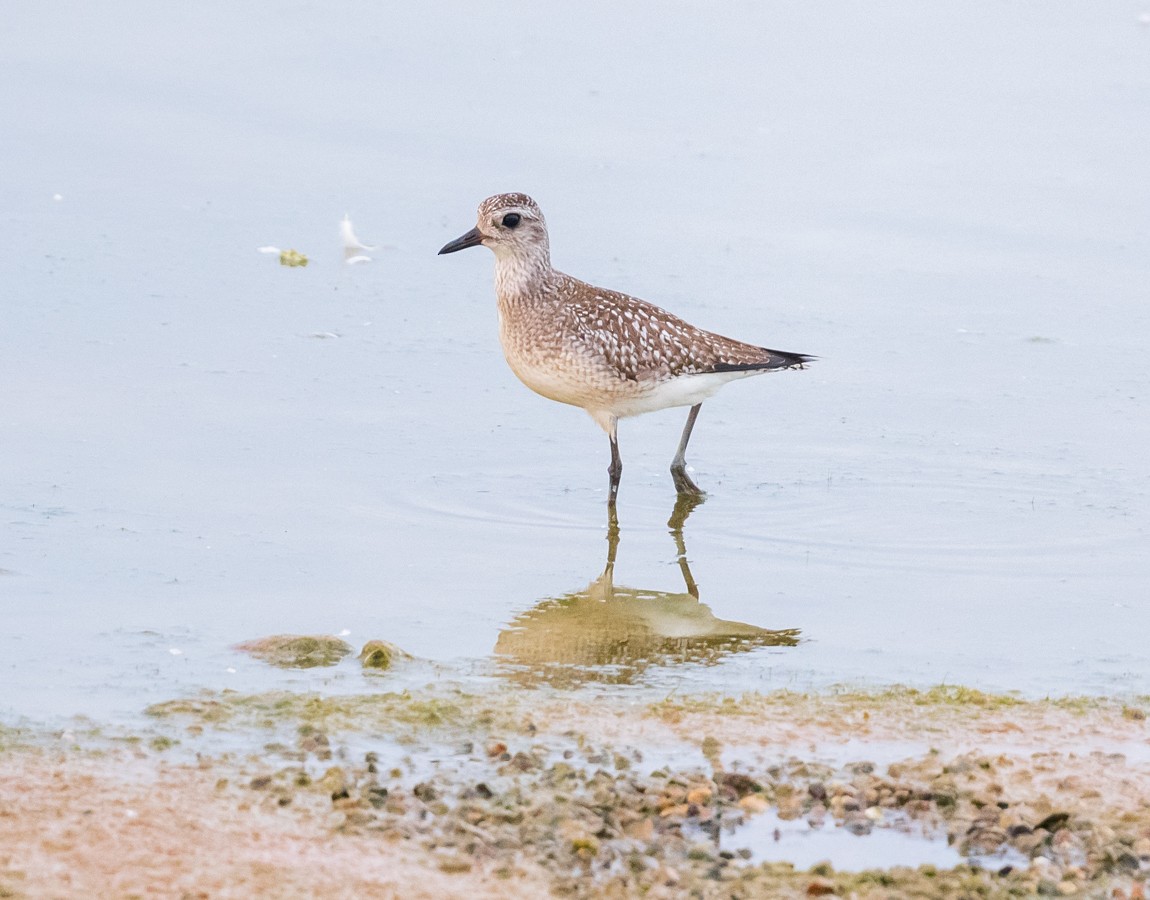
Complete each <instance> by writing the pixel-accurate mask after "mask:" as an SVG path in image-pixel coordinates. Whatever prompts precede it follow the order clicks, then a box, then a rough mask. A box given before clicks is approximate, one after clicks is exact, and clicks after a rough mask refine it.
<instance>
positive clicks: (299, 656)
mask: <svg viewBox="0 0 1150 900" xmlns="http://www.w3.org/2000/svg"><path fill="white" fill-rule="evenodd" d="M235 649H236V650H239V651H241V652H243V653H249V654H251V655H252V656H254V657H255V658H256V659H261V660H263V661H264V662H266V663H268V664H269V665H273V666H278V667H279V668H281V669H313V668H315V667H316V666H334V665H335V664H336V663H338V662H339V661H340V660H341V659H343V658H344V657H345V656H347V655H348V654H349V653H351V652H352V648H351V645H350V644H349V643H347V641H341V640H340V639H339V638H337V637H333V636H332V635H330V634H274V635H272V636H271V637H264V638H256V639H255V640H251V641H244V642H243V643H241V644H236V645H235Z"/></svg>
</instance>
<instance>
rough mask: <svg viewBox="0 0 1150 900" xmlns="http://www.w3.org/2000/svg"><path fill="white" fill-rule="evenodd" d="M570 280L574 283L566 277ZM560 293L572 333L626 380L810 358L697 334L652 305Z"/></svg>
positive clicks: (616, 296)
mask: <svg viewBox="0 0 1150 900" xmlns="http://www.w3.org/2000/svg"><path fill="white" fill-rule="evenodd" d="M571 280H572V281H575V280H576V279H571ZM582 287H583V290H575V289H573V290H570V291H569V292H567V291H565V292H564V293H565V294H566V296H567V297H568V298H569V299H568V309H567V312H568V314H569V315H570V316H571V318H572V321H573V324H574V327H575V331H576V334H577V335H578V337H579V339H580V340H582V341H583V342H584V343H585V344H587V345H588V347H589V349H591V350H592V351H593V352H595V353H597V354H600V355H602V357H603V358H604V359H605V360H606V362H607V364H608V366H609V367H610V368H611V369H613V370H614V371H616V372H617V374H618V376H619V377H620V378H621V379H625V380H627V381H648V380H654V381H661V380H664V379H667V378H674V377H677V376H680V375H700V374H705V373H709V372H738V371H752V370H756V369H785V368H792V367H796V366H797V367H801V366H802V365H803V363H804V362H806V361H808V360H809V359H810V358H811V357H808V356H805V355H803V354H800V353H787V352H784V351H779V350H770V349H767V348H765V347H756V346H754V345H753V344H746V343H743V342H742V341H736V340H734V339H732V338H728V337H724V336H723V335H721V334H714V333H713V332H709V331H703V330H702V329H701V328H696V327H695V326H693V325H691V324H689V323H688V322H685V321H683V320H682V319H680V318H679V317H678V316H675V315H672V314H671V313H669V312H667V311H666V310H664V309H660V308H659V307H657V306H655V305H654V304H651V303H648V302H646V301H645V300H640V299H639V298H637V297H632V296H630V295H628V294H622V293H619V292H618V291H609V290H604V289H602V288H594V287H592V286H591V285H583V286H582Z"/></svg>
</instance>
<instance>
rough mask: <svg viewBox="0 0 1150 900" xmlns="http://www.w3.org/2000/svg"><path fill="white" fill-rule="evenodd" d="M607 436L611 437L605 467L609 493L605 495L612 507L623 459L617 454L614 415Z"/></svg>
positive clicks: (617, 432)
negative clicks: (609, 457)
mask: <svg viewBox="0 0 1150 900" xmlns="http://www.w3.org/2000/svg"><path fill="white" fill-rule="evenodd" d="M607 436H608V437H609V438H611V465H609V466H608V467H607V474H608V475H609V476H611V493H610V495H609V496H608V497H607V505H608V506H611V507H614V505H615V498H616V497H617V496H618V494H619V477H620V476H621V475H622V474H623V459H622V457H620V456H619V420H618V419H616V418H615V417H614V416H612V417H611V428H610V430H609V431H608V432H607Z"/></svg>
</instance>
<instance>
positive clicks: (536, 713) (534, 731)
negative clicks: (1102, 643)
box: [0, 688, 1150, 898]
mask: <svg viewBox="0 0 1150 900" xmlns="http://www.w3.org/2000/svg"><path fill="white" fill-rule="evenodd" d="M152 712H153V714H154V717H155V720H156V722H157V729H158V730H159V731H164V730H167V733H169V734H171V735H175V737H162V736H158V735H153V736H151V737H150V738H149V737H147V736H140V737H139V739H138V740H136V739H129V740H127V741H125V740H124V738H123V736H119V737H118V738H116V739H114V740H110V739H108V738H107V737H106V736H92V737H85V738H82V739H76V738H74V737H73V736H66V737H61V736H58V735H57V736H51V735H35V734H28V733H18V732H8V733H6V734H5V740H4V741H3V744H2V746H3V747H4V749H3V750H2V751H0V763H2V764H0V896H8V897H73V896H91V897H130V896H156V897H241V896H257V895H258V896H270V897H332V898H336V897H352V896H355V897H362V896H373V897H377V896H378V897H488V896H492V897H493V896H497V895H500V896H505V895H506V894H507V893H508V892H516V893H519V894H522V895H526V896H546V895H548V894H556V895H566V896H587V897H591V896H619V897H626V896H652V897H660V896H666V897H677V896H690V895H692V894H693V895H696V896H705V897H755V896H780V897H786V896H810V895H815V894H818V893H827V894H831V893H836V894H839V895H843V896H848V895H853V896H860V897H865V896H876V897H877V896H883V897H889V896H945V895H953V896H1021V895H1027V894H1032V893H1044V894H1045V893H1051V892H1054V893H1057V894H1059V895H1064V896H1070V895H1082V896H1107V897H1110V896H1113V897H1136V896H1141V891H1142V882H1143V880H1144V878H1145V875H1146V872H1147V864H1148V863H1150V742H1148V740H1147V738H1148V734H1147V726H1146V714H1147V706H1146V704H1143V703H1141V702H1131V703H1126V704H1122V703H1113V702H1108V701H1095V700H1081V701H1076V700H1056V701H1034V702H1031V701H1026V702H1024V701H1019V700H1016V699H1014V698H1009V697H997V696H993V695H986V694H981V693H978V692H973V691H964V690H962V689H956V688H947V689H938V690H936V691H933V692H920V691H909V690H895V691H888V692H883V693H874V694H871V693H839V694H831V695H803V694H792V693H787V692H780V693H774V694H764V695H758V694H756V695H748V696H745V697H742V698H739V699H732V698H721V697H686V698H678V699H674V698H671V699H666V700H663V701H661V702H658V703H653V704H638V703H635V702H626V703H624V702H620V701H612V700H611V699H609V698H598V699H596V700H594V701H593V702H589V701H587V700H578V699H574V697H573V696H565V695H562V694H557V693H547V692H532V691H515V690H511V689H507V688H503V689H498V690H493V691H488V692H483V693H480V694H474V693H466V692H464V691H461V690H458V689H454V688H443V689H436V690H431V691H428V692H427V693H425V694H403V695H376V696H372V697H358V698H338V699H333V698H328V699H324V698H319V697H314V696H302V695H284V694H276V695H261V696H246V695H239V694H234V695H233V694H225V695H218V696H215V697H212V698H200V699H197V700H194V701H173V702H172V703H169V704H160V705H158V706H157V707H154V708H153V710H152ZM215 730H227V731H229V732H230V734H231V737H232V738H233V739H238V740H239V741H240V743H241V744H246V752H229V753H220V754H216V755H212V756H208V755H202V754H201V755H200V756H199V757H198V758H196V756H195V752H196V744H197V741H202V740H203V738H204V735H205V734H206V733H210V732H212V731H215ZM285 730H286V732H287V733H291V734H293V735H294V738H293V739H292V740H290V741H283V740H275V739H271V738H272V737H274V736H277V735H278V736H282V734H283V733H285ZM273 732H274V735H273ZM353 737H354V741H351V739H352V738H353ZM373 741H374V742H378V744H379V746H380V747H381V749H386V748H391V751H392V755H391V756H389V755H388V753H387V752H381V753H374V752H371V751H369V752H367V753H361V752H359V751H358V750H355V751H353V750H351V749H349V748H350V746H352V744H354V745H355V746H356V747H361V746H363V745H364V743H365V742H366V743H367V744H371V742H373ZM177 742H178V743H177ZM397 748H398V749H397ZM395 753H398V754H399V756H395V755H394V754H395ZM385 757H386V758H387V759H388V760H390V761H395V760H400V761H399V762H398V763H397V764H395V765H391V762H385V761H384V758H385ZM768 810H769V811H770V812H771V813H774V814H777V815H778V817H779V818H780V819H782V820H786V821H796V822H801V821H803V820H805V821H808V822H813V823H815V826H816V827H817V826H822V827H834V825H833V823H837V824H838V826H840V827H845V828H850V829H851V830H853V831H855V833H857V834H860V835H862V836H860V837H859V838H858V840H859V841H866V840H867V837H866V834H868V833H871V832H872V831H873V830H875V829H882V828H885V827H890V826H891V823H893V822H894V821H895V820H898V821H914V822H915V823H916V826H918V827H921V828H925V829H927V831H928V832H929V833H933V834H937V835H938V836H939V839H940V840H946V839H948V836H949V840H950V842H951V844H952V846H954V847H956V848H958V849H960V850H962V851H968V850H977V851H980V852H985V853H996V852H1000V853H1007V852H1008V853H1009V857H1008V858H1009V859H1010V860H1012V861H1013V862H1012V863H1011V864H1009V865H1002V866H1001V867H1000V868H999V869H997V870H996V869H987V868H986V867H982V868H971V867H970V866H968V865H958V866H956V867H953V868H951V869H947V870H939V869H937V867H934V866H920V867H918V868H892V869H889V870H883V871H880V870H875V871H871V872H863V873H858V872H840V871H836V870H835V869H834V868H833V866H822V867H816V868H815V869H814V870H809V871H797V870H794V869H792V868H790V867H789V866H787V865H786V864H780V863H759V862H756V861H755V859H754V858H750V859H748V858H746V857H749V856H752V852H751V851H752V850H753V848H742V847H740V846H739V842H740V839H741V838H740V836H741V834H742V833H743V832H741V831H740V828H741V826H742V825H744V824H745V823H747V822H749V821H752V820H753V819H754V818H755V817H756V816H758V815H761V814H763V813H764V812H766V811H768ZM1004 858H1006V857H1004ZM1020 860H1021V861H1022V862H1021V863H1020V862H1019V861H1020Z"/></svg>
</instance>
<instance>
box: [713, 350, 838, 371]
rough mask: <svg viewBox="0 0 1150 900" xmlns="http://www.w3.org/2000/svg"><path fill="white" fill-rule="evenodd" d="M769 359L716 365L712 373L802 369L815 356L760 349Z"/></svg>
mask: <svg viewBox="0 0 1150 900" xmlns="http://www.w3.org/2000/svg"><path fill="white" fill-rule="evenodd" d="M760 349H761V350H762V351H763V352H764V353H769V354H770V357H768V358H767V359H764V360H762V361H761V362H753V363H716V364H715V367H714V368H713V369H712V370H711V371H712V372H751V371H754V370H756V369H765V370H770V369H804V368H806V365H807V363H809V362H814V361H815V360H816V359H818V357H817V356H811V355H810V354H809V353H789V352H788V351H786V350H772V349H770V348H769V347H761V348H760Z"/></svg>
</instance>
